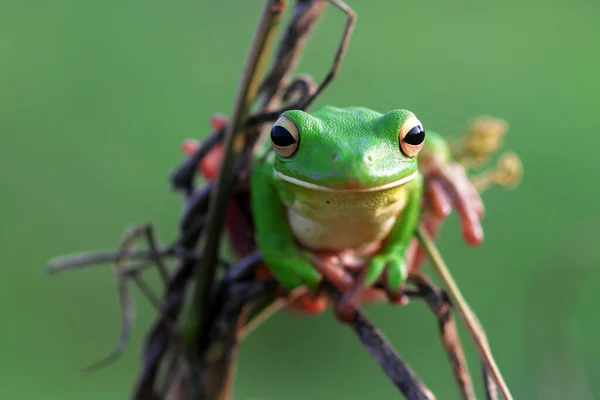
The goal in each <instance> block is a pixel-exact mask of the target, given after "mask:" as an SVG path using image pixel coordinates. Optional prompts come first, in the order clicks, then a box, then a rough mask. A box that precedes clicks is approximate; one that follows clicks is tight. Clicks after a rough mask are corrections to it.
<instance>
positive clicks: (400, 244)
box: [336, 174, 423, 321]
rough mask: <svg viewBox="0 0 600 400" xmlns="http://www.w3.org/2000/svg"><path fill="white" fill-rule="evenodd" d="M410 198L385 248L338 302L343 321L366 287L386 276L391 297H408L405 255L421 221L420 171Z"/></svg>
mask: <svg viewBox="0 0 600 400" xmlns="http://www.w3.org/2000/svg"><path fill="white" fill-rule="evenodd" d="M407 189H408V190H410V195H409V200H408V202H407V204H406V206H405V208H404V209H403V210H402V212H401V213H400V215H399V216H398V218H397V220H396V222H395V224H394V227H393V228H392V231H391V232H390V235H389V236H388V238H387V239H386V241H385V243H384V245H383V247H382V249H381V250H380V251H379V252H378V253H377V254H375V255H374V256H373V257H372V258H371V260H370V261H369V263H368V264H367V266H366V268H365V270H364V271H363V273H362V274H361V276H360V277H359V279H358V280H357V281H356V282H355V284H354V286H353V287H351V288H350V289H349V290H347V291H346V293H344V295H343V296H342V298H341V299H340V301H339V302H338V304H337V305H336V315H337V317H338V318H339V319H341V320H342V321H347V320H349V319H351V318H352V317H353V315H354V310H355V309H356V303H357V301H358V299H359V297H360V294H361V292H362V290H363V289H364V288H366V287H369V286H372V285H373V284H375V283H376V282H377V281H378V280H379V279H380V278H383V283H384V286H385V291H386V294H387V296H388V299H389V300H390V301H392V302H395V303H402V302H403V301H404V294H403V290H402V287H403V284H404V282H405V281H406V278H407V276H408V267H407V263H406V259H405V255H406V252H407V250H408V247H409V244H410V241H411V239H412V238H413V236H414V233H415V230H416V228H417V225H418V223H419V217H420V211H421V198H422V192H423V178H422V176H421V175H420V174H419V175H418V176H417V177H416V178H415V180H414V181H413V182H411V183H410V186H409V187H408V188H407Z"/></svg>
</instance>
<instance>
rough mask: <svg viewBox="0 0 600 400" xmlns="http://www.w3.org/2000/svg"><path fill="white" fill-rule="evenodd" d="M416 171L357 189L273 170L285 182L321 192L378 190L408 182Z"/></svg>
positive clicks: (413, 177)
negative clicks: (383, 182)
mask: <svg viewBox="0 0 600 400" xmlns="http://www.w3.org/2000/svg"><path fill="white" fill-rule="evenodd" d="M418 173H419V171H415V172H413V173H412V174H410V175H408V176H405V177H403V178H400V179H398V180H396V181H394V182H390V183H386V184H384V185H379V186H371V187H366V188H357V189H341V188H331V187H327V186H321V185H317V184H316V183H311V182H306V181H303V180H301V179H297V178H292V177H291V176H288V175H285V174H282V173H281V172H279V171H275V172H274V174H275V178H278V179H281V180H284V181H286V182H289V183H292V184H294V185H297V186H302V187H305V188H307V189H312V190H320V191H323V192H376V191H379V190H386V189H391V188H394V187H396V186H400V185H404V184H405V183H408V182H410V181H412V180H413V179H415V178H416V177H417V175H418Z"/></svg>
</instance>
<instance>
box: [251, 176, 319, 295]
mask: <svg viewBox="0 0 600 400" xmlns="http://www.w3.org/2000/svg"><path fill="white" fill-rule="evenodd" d="M272 171H273V170H272V168H271V167H270V166H269V165H266V164H262V165H258V166H257V167H256V168H255V170H254V171H253V173H252V177H251V180H250V185H251V204H252V212H253V214H254V222H255V228H256V238H257V242H258V247H259V249H260V251H261V253H262V256H263V259H264V261H265V264H266V265H267V266H268V268H269V270H270V271H271V273H272V274H273V276H275V278H276V279H277V280H278V281H279V282H280V283H281V285H282V286H283V287H284V288H286V289H288V290H292V289H295V288H296V287H298V286H300V285H303V284H306V285H308V286H309V287H310V288H316V287H317V286H318V285H319V283H320V281H321V276H320V274H319V273H318V272H317V270H316V269H315V267H314V266H313V264H312V263H311V262H310V260H309V259H308V258H306V257H305V256H304V255H303V254H302V253H301V252H300V250H299V249H298V247H297V246H296V243H295V241H294V237H293V234H292V231H291V229H290V227H289V225H288V222H287V218H286V215H285V209H284V207H283V206H282V204H281V202H280V200H279V197H278V196H277V193H276V192H275V188H274V187H273V184H272V181H271V179H272Z"/></svg>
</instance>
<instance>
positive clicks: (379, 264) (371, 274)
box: [363, 255, 387, 287]
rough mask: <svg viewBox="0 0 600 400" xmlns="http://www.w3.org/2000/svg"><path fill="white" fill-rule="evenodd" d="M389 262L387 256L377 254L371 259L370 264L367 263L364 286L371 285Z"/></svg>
mask: <svg viewBox="0 0 600 400" xmlns="http://www.w3.org/2000/svg"><path fill="white" fill-rule="evenodd" d="M386 264H387V257H385V256H382V255H378V256H375V257H373V258H372V259H371V261H369V265H367V272H366V274H365V280H364V281H363V286H364V287H367V286H371V285H373V284H374V283H375V281H377V279H379V277H380V276H381V274H382V273H383V270H384V268H385V266H386Z"/></svg>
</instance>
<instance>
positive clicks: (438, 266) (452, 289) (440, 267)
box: [417, 227, 512, 400]
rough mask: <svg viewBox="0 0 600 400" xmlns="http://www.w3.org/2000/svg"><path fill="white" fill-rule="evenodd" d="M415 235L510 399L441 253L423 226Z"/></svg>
mask: <svg viewBox="0 0 600 400" xmlns="http://www.w3.org/2000/svg"><path fill="white" fill-rule="evenodd" d="M417 237H418V239H419V241H420V243H421V245H422V246H423V248H424V249H425V251H426V252H427V253H428V254H429V256H430V258H431V261H432V263H433V266H434V267H435V268H434V269H435V270H436V272H437V273H438V275H439V276H440V278H441V279H442V281H443V282H444V284H445V285H446V286H447V287H448V295H449V296H450V298H451V299H452V303H453V304H454V306H455V307H456V308H457V310H458V312H459V314H460V316H461V318H462V319H463V322H464V323H465V325H466V326H467V329H468V331H469V333H470V334H471V337H472V338H473V341H474V342H475V345H476V346H477V350H478V351H479V353H480V357H481V358H482V359H483V360H485V362H486V363H487V364H488V368H489V372H490V374H491V375H492V377H493V378H494V380H495V381H496V383H497V384H498V388H499V390H500V393H501V394H502V396H503V398H504V399H505V400H512V395H511V394H510V391H509V389H508V386H507V385H506V382H504V378H503V377H502V374H501V373H500V369H499V368H498V366H497V364H496V360H495V359H494V357H493V356H492V352H491V350H490V348H489V345H488V342H487V338H486V335H485V332H484V331H483V329H482V328H481V325H480V324H479V321H478V320H477V317H476V316H475V314H474V313H473V311H471V308H470V307H469V305H468V304H467V302H466V300H465V299H464V298H463V297H462V294H461V292H460V290H459V289H458V286H457V285H456V283H455V282H454V279H453V278H452V275H451V274H450V271H449V270H448V267H447V266H446V263H445V262H444V260H443V258H442V255H441V254H440V252H439V251H438V250H437V247H436V246H435V244H434V243H433V240H432V239H431V238H430V237H429V234H428V233H427V232H426V231H425V229H423V227H419V228H418V229H417Z"/></svg>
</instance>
